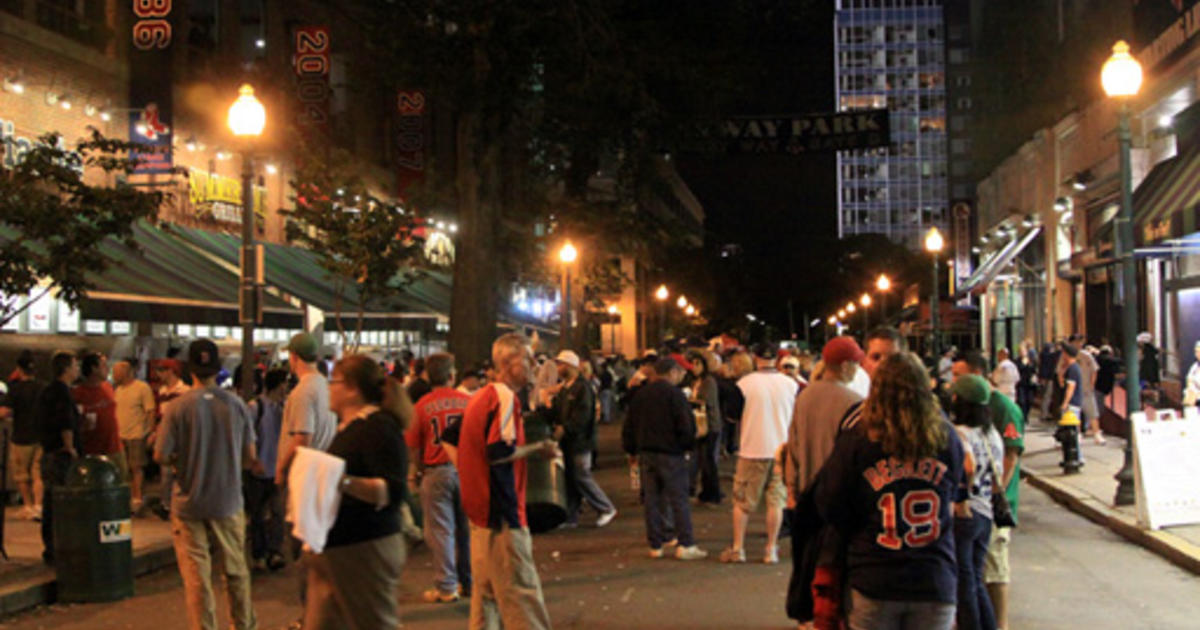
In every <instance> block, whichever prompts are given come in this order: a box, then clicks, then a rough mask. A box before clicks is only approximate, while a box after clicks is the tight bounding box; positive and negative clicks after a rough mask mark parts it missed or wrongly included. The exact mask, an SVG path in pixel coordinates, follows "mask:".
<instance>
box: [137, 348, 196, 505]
mask: <svg viewBox="0 0 1200 630" xmlns="http://www.w3.org/2000/svg"><path fill="white" fill-rule="evenodd" d="M154 371H155V375H156V376H158V382H159V383H161V385H160V386H159V388H158V392H157V394H156V395H155V398H156V399H157V400H156V402H157V403H158V411H157V413H156V416H155V429H154V431H152V432H151V433H150V435H149V436H147V437H146V445H147V446H148V447H150V448H151V449H153V446H154V444H155V443H156V442H157V433H158V427H159V426H162V418H163V414H164V413H165V412H166V408H167V406H168V405H169V404H170V403H171V401H173V400H175V399H177V398H179V397H180V396H182V395H184V394H186V393H188V392H189V391H191V389H192V388H191V387H190V386H188V384H187V383H185V382H183V379H182V378H181V377H182V374H183V372H182V367H181V366H180V364H179V361H177V360H175V359H168V360H165V361H160V362H158V363H157V364H156V365H155V368H154ZM174 484H175V480H174V478H173V477H172V476H171V468H170V467H169V466H167V467H164V468H162V490H161V492H162V494H161V496H160V500H159V501H158V502H157V503H154V504H153V505H151V506H150V507H151V510H152V511H153V512H154V513H155V515H156V516H158V517H159V518H160V519H162V520H164V521H169V520H170V519H171V487H172V486H174Z"/></svg>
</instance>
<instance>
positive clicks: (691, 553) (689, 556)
mask: <svg viewBox="0 0 1200 630" xmlns="http://www.w3.org/2000/svg"><path fill="white" fill-rule="evenodd" d="M675 557H676V558H678V559H679V560H703V559H704V558H707V557H708V552H707V551H705V550H703V549H701V548H699V547H697V546H696V545H692V546H691V547H676V548H675Z"/></svg>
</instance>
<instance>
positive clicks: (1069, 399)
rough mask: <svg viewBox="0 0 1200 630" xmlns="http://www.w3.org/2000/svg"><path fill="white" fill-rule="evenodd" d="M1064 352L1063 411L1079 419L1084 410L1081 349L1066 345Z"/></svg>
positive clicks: (1061, 377) (1061, 383)
mask: <svg viewBox="0 0 1200 630" xmlns="http://www.w3.org/2000/svg"><path fill="white" fill-rule="evenodd" d="M1062 352H1063V355H1062V356H1063V368H1062V372H1061V376H1060V382H1059V385H1060V386H1061V387H1062V390H1063V401H1062V411H1063V412H1064V413H1065V412H1067V411H1070V412H1071V413H1074V414H1075V416H1076V417H1079V416H1080V413H1081V412H1082V409H1083V371H1082V370H1081V369H1080V368H1079V362H1078V359H1079V349H1077V348H1076V347H1075V346H1073V345H1071V344H1069V343H1064V344H1063V345H1062ZM1079 456H1080V459H1082V458H1083V450H1082V449H1081V450H1080V451H1079Z"/></svg>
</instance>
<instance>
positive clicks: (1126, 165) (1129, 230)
mask: <svg viewBox="0 0 1200 630" xmlns="http://www.w3.org/2000/svg"><path fill="white" fill-rule="evenodd" d="M1100 83H1101V84H1103V85H1104V91H1105V93H1107V94H1108V96H1109V98H1114V99H1117V102H1118V103H1119V104H1120V108H1119V109H1118V112H1117V140H1118V143H1119V144H1120V148H1121V212H1120V214H1118V215H1117V218H1116V220H1115V221H1114V222H1115V223H1116V237H1117V239H1116V243H1115V245H1116V246H1115V248H1114V253H1115V254H1116V256H1117V258H1118V259H1119V260H1120V261H1121V293H1120V295H1121V297H1122V299H1121V300H1120V302H1121V346H1122V354H1124V355H1125V419H1126V420H1128V421H1129V423H1130V424H1129V435H1128V437H1127V438H1126V439H1125V463H1124V465H1123V466H1121V470H1120V471H1119V472H1117V474H1116V480H1117V494H1116V496H1115V497H1114V498H1113V503H1115V504H1116V505H1132V504H1133V502H1134V500H1135V498H1136V492H1135V490H1134V483H1133V414H1134V413H1135V412H1138V411H1141V409H1142V391H1141V384H1140V382H1139V379H1140V375H1139V374H1138V360H1137V320H1138V312H1137V308H1138V299H1137V267H1136V266H1135V262H1134V258H1133V179H1132V178H1133V175H1132V172H1133V169H1132V167H1131V165H1130V156H1129V153H1130V150H1129V149H1130V144H1132V133H1131V132H1130V129H1129V99H1130V98H1132V97H1134V96H1137V93H1138V90H1139V89H1140V88H1141V86H1142V66H1141V64H1139V63H1138V61H1137V59H1134V58H1133V56H1132V55H1130V54H1129V44H1126V43H1125V42H1124V41H1118V42H1117V43H1116V44H1113V54H1112V56H1111V57H1109V58H1108V61H1106V62H1104V67H1103V68H1102V69H1101V70H1100Z"/></svg>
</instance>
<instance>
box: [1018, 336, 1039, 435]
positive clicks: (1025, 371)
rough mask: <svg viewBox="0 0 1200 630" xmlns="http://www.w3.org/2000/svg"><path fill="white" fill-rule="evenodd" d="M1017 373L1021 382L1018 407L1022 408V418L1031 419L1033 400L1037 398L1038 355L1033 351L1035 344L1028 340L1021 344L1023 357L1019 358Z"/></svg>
mask: <svg viewBox="0 0 1200 630" xmlns="http://www.w3.org/2000/svg"><path fill="white" fill-rule="evenodd" d="M1017 372H1018V373H1019V374H1020V375H1021V380H1020V381H1018V382H1017V406H1018V407H1020V408H1021V416H1022V417H1023V418H1028V417H1029V410H1030V409H1032V408H1033V400H1034V398H1035V397H1036V396H1037V383H1038V379H1037V353H1035V352H1034V351H1033V342H1032V341H1030V340H1028V339H1026V340H1025V341H1022V342H1021V356H1019V357H1017Z"/></svg>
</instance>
